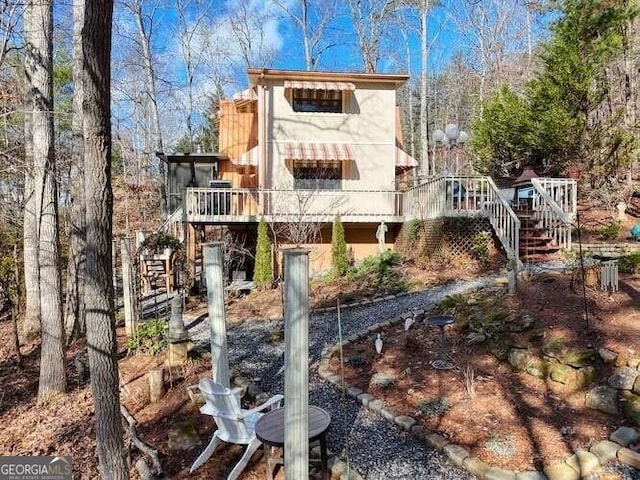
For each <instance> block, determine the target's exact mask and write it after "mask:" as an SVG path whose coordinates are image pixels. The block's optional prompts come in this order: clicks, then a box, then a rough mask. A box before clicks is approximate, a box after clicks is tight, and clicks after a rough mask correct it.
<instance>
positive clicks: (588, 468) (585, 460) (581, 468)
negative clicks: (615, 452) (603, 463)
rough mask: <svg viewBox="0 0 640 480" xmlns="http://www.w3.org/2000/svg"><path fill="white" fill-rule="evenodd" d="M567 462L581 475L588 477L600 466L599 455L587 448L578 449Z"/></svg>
mask: <svg viewBox="0 0 640 480" xmlns="http://www.w3.org/2000/svg"><path fill="white" fill-rule="evenodd" d="M566 463H567V465H569V466H570V467H571V468H573V469H574V470H575V471H576V472H578V473H579V474H580V477H586V476H587V475H589V474H590V473H593V472H595V471H596V470H598V469H599V468H600V460H599V459H598V457H597V456H595V455H594V454H593V453H591V452H587V451H586V450H578V451H577V452H576V453H575V454H574V455H571V456H570V457H569V458H568V459H567V462H566Z"/></svg>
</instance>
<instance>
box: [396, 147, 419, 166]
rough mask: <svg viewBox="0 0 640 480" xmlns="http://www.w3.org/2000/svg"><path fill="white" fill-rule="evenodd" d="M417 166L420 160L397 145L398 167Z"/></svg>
mask: <svg viewBox="0 0 640 480" xmlns="http://www.w3.org/2000/svg"><path fill="white" fill-rule="evenodd" d="M417 166H418V162H417V161H416V159H415V158H413V157H412V156H411V155H409V154H408V153H407V152H405V151H404V150H402V149H401V148H400V147H396V168H413V167H417Z"/></svg>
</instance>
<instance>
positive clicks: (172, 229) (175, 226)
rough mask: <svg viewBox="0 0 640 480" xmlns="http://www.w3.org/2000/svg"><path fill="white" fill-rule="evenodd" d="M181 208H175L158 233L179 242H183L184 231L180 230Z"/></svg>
mask: <svg viewBox="0 0 640 480" xmlns="http://www.w3.org/2000/svg"><path fill="white" fill-rule="evenodd" d="M182 215H183V208H182V207H178V208H176V209H175V210H174V211H173V212H172V213H171V215H169V216H168V217H167V219H166V220H165V221H164V223H163V224H162V226H161V227H160V229H159V230H158V231H160V232H167V233H168V234H169V235H172V236H174V237H176V238H177V239H178V240H180V241H181V242H182V241H184V229H183V228H182Z"/></svg>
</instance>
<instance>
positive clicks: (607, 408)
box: [585, 385, 619, 414]
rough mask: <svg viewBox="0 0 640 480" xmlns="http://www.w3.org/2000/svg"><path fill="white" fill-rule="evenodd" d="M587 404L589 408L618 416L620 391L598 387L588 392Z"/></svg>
mask: <svg viewBox="0 0 640 480" xmlns="http://www.w3.org/2000/svg"><path fill="white" fill-rule="evenodd" d="M585 403H586V405H587V407H589V408H593V409H594V410H600V411H601V412H605V413H611V414H617V413H619V412H618V391H617V390H616V389H615V388H611V387H608V386H606V385H598V386H597V387H594V388H592V389H591V390H589V391H588V392H587V395H586V398H585Z"/></svg>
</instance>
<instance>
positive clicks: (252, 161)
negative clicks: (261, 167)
mask: <svg viewBox="0 0 640 480" xmlns="http://www.w3.org/2000/svg"><path fill="white" fill-rule="evenodd" d="M231 163H233V164H234V165H238V166H243V167H257V166H258V147H257V146H255V147H253V148H252V149H251V150H249V151H247V152H244V153H243V154H241V155H240V156H238V157H235V158H232V159H231Z"/></svg>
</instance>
